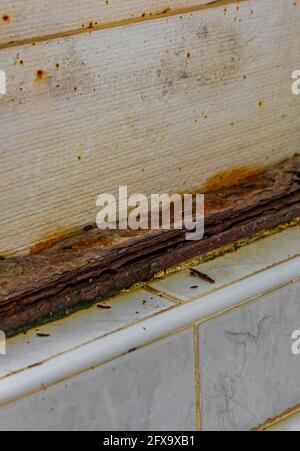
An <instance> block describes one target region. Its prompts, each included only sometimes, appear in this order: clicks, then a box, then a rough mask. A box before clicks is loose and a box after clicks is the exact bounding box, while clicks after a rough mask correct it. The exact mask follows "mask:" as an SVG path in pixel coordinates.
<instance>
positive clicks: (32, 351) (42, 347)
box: [0, 289, 175, 378]
mask: <svg viewBox="0 0 300 451" xmlns="http://www.w3.org/2000/svg"><path fill="white" fill-rule="evenodd" d="M100 304H101V302H100ZM103 304H106V305H107V306H109V307H111V308H110V309H101V308H97V305H95V306H93V307H91V308H89V309H88V310H83V311H80V312H78V313H76V314H74V315H71V316H70V317H69V318H65V319H63V320H61V321H56V322H54V323H50V324H47V325H45V326H42V327H39V328H38V332H39V333H42V334H46V335H49V337H42V338H41V337H38V336H37V329H33V330H31V331H29V332H28V333H27V334H26V335H25V336H24V335H23V334H22V335H19V336H17V337H16V338H12V339H10V340H8V342H7V355H6V356H0V378H2V377H4V376H6V375H7V374H9V373H11V372H14V371H17V370H20V369H22V368H26V367H28V366H30V365H33V364H36V363H37V362H40V361H41V360H43V361H44V360H47V359H49V358H51V357H53V356H55V355H57V354H60V353H63V352H66V351H68V350H70V349H73V348H75V347H76V346H79V345H82V344H84V343H86V342H89V341H91V340H94V339H96V338H98V337H102V336H104V335H106V334H108V333H112V332H114V331H116V330H118V329H120V328H122V327H126V326H128V325H130V324H132V323H134V322H135V321H137V320H143V319H144V318H147V317H149V316H152V315H154V314H156V313H159V312H162V311H164V310H166V309H168V308H171V307H173V306H174V305H175V304H174V303H172V302H170V301H168V300H166V299H163V298H161V297H159V296H155V295H153V294H151V293H149V292H147V291H145V290H142V289H138V290H135V291H131V292H130V293H126V294H121V295H118V296H116V297H114V298H111V299H109V300H107V301H105V302H103ZM75 331H76V332H75Z"/></svg>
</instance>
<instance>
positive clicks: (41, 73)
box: [36, 69, 47, 81]
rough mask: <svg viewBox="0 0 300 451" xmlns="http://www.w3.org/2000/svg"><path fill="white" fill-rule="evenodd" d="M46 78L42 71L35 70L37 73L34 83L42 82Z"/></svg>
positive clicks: (44, 72) (45, 73)
mask: <svg viewBox="0 0 300 451" xmlns="http://www.w3.org/2000/svg"><path fill="white" fill-rule="evenodd" d="M46 78H47V72H46V71H44V70H42V69H39V70H37V72H36V81H43V80H45V79H46Z"/></svg>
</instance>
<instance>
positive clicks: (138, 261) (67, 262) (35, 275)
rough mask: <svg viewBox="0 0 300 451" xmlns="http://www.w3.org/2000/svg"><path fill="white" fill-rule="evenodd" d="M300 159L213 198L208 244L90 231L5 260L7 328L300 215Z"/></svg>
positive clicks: (0, 283) (170, 234)
mask: <svg viewBox="0 0 300 451" xmlns="http://www.w3.org/2000/svg"><path fill="white" fill-rule="evenodd" d="M299 171H300V156H295V157H294V158H292V159H290V160H288V161H285V162H284V163H282V164H280V165H277V166H276V167H272V168H270V169H268V170H265V171H264V172H262V173H261V174H259V175H256V176H252V177H249V179H247V180H246V181H245V182H244V183H243V184H241V185H235V186H232V187H228V188H223V189H219V190H216V191H213V192H209V193H207V195H206V220H205V222H206V227H205V236H204V239H203V240H201V241H192V242H191V241H186V240H185V233H186V231H185V230H170V231H135V232H133V231H113V232H112V231H107V232H104V231H99V230H98V229H96V228H88V229H86V230H85V231H83V232H82V233H78V234H77V235H75V236H73V237H72V238H70V239H67V240H64V241H62V242H61V243H59V244H57V245H55V246H53V247H51V248H49V249H47V250H44V251H42V252H40V253H38V254H36V255H32V256H28V257H15V258H11V259H4V260H1V261H0V329H2V330H4V331H6V332H7V333H11V332H12V331H14V330H16V329H22V328H26V327H27V326H28V324H29V323H32V322H33V321H37V320H40V319H41V318H43V317H45V316H47V315H49V314H55V313H56V312H57V311H58V310H61V309H67V308H68V307H72V306H74V305H76V304H80V303H82V302H83V301H84V302H93V301H96V300H97V299H99V298H101V297H104V296H109V295H113V294H115V293H117V292H118V291H120V290H122V289H125V288H129V287H130V286H132V285H133V284H135V283H137V282H141V281H147V280H150V279H151V278H152V277H153V276H154V275H155V274H156V273H158V272H160V271H162V270H165V269H167V268H169V267H171V266H174V265H176V264H180V263H182V262H184V261H186V260H188V259H190V258H193V257H195V256H199V255H203V254H206V253H208V252H210V251H212V250H215V249H218V248H221V247H222V246H224V245H227V244H231V243H234V242H236V241H238V240H241V239H250V238H253V237H254V236H255V235H256V234H258V233H259V232H261V231H263V230H268V229H270V228H273V227H276V226H278V225H280V224H285V223H287V222H289V221H291V220H293V219H295V218H299V217H300V182H299V179H298V177H297V174H298V173H299Z"/></svg>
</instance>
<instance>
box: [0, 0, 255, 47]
mask: <svg viewBox="0 0 300 451" xmlns="http://www.w3.org/2000/svg"><path fill="white" fill-rule="evenodd" d="M251 1H252V0H215V1H214V2H212V3H209V4H206V5H198V6H191V7H189V8H179V9H176V10H167V11H166V12H160V13H156V14H153V15H152V16H146V17H142V16H141V17H135V18H131V19H124V20H121V21H116V22H110V23H105V24H101V25H96V26H94V27H93V28H76V29H73V30H69V31H66V32H57V33H52V34H48V35H44V36H35V37H31V38H24V39H20V40H18V41H10V42H6V43H3V44H0V50H4V49H9V48H12V47H19V46H25V45H29V44H32V43H35V44H37V43H41V42H48V41H53V40H55V39H63V38H68V37H72V36H78V35H82V34H90V33H92V32H96V31H102V30H108V29H113V28H119V27H124V26H130V25H137V24H140V23H145V22H152V21H154V20H157V19H162V18H171V17H175V16H179V15H183V14H191V13H193V12H198V11H203V10H208V9H214V8H221V7H226V6H230V5H234V4H240V3H246V2H248V3H249V2H251Z"/></svg>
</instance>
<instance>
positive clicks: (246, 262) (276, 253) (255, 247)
mask: <svg viewBox="0 0 300 451" xmlns="http://www.w3.org/2000/svg"><path fill="white" fill-rule="evenodd" d="M299 249H300V227H299V226H296V227H293V228H290V229H288V230H285V231H282V232H280V233H277V234H275V235H272V236H270V237H266V238H264V239H262V240H258V241H256V242H254V243H252V244H249V245H248V246H245V247H242V248H240V249H239V250H237V251H236V252H233V253H230V254H227V255H224V256H223V257H219V258H216V259H214V260H211V261H208V262H205V263H202V264H201V265H199V266H198V267H195V268H196V269H199V271H202V272H204V273H206V274H208V275H209V276H210V277H212V278H213V279H214V280H215V282H216V283H215V284H209V283H208V282H205V281H203V280H200V279H198V278H197V277H194V276H191V274H190V271H188V270H186V271H181V272H179V273H176V274H174V275H172V276H169V277H167V278H166V279H162V280H158V281H155V282H153V283H152V284H151V287H152V288H154V289H156V290H158V291H160V292H162V293H166V294H168V295H171V296H173V297H176V298H177V299H180V300H181V301H185V302H188V301H192V300H194V299H198V298H199V297H201V296H203V295H205V294H208V293H210V292H212V291H214V290H216V289H221V288H222V287H224V286H226V285H229V284H232V283H234V282H236V281H238V280H240V279H243V278H245V277H248V276H250V275H252V274H254V273H256V272H258V271H263V270H264V269H267V268H269V267H270V266H272V265H275V264H278V263H280V262H282V261H284V260H287V259H289V258H292V257H293V256H296V255H298V254H299V253H300V250H299ZM196 287H197V288H196Z"/></svg>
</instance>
